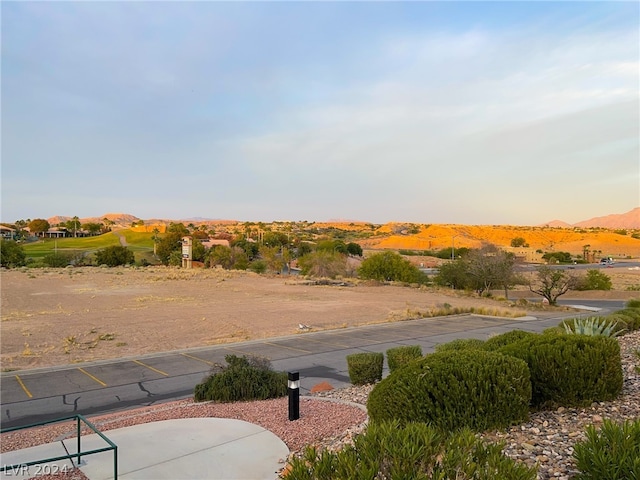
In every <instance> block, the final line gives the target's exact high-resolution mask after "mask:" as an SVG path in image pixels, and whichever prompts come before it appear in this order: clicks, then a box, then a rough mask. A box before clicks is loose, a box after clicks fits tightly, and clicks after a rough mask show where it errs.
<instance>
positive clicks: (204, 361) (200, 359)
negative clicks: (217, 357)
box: [180, 353, 215, 365]
mask: <svg viewBox="0 0 640 480" xmlns="http://www.w3.org/2000/svg"><path fill="white" fill-rule="evenodd" d="M180 355H182V356H183V357H187V358H191V359H192V360H197V361H198V362H202V363H206V364H207V365H215V363H214V362H210V361H209V360H205V359H204V358H198V357H194V356H193V355H189V354H188V353H181V354H180Z"/></svg>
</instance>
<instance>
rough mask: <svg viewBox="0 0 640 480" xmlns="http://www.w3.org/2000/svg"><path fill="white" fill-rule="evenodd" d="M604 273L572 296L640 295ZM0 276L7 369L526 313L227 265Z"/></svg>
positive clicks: (630, 274) (625, 273) (461, 297)
mask: <svg viewBox="0 0 640 480" xmlns="http://www.w3.org/2000/svg"><path fill="white" fill-rule="evenodd" d="M618 270H619V271H618ZM607 273H608V274H609V275H610V276H611V277H612V279H613V280H614V288H616V289H618V290H617V291H612V292H589V293H587V294H586V295H585V294H581V295H577V294H573V293H572V297H574V298H576V297H578V298H579V297H583V298H584V297H585V296H586V297H592V298H623V299H627V298H634V297H640V292H637V291H636V292H631V291H626V290H624V289H625V288H627V286H628V285H638V284H640V271H629V270H626V269H611V270H608V271H607ZM0 281H1V294H2V312H1V313H2V316H1V320H2V321H1V324H0V334H1V351H0V358H1V366H2V370H3V371H8V370H14V369H24V368H34V367H43V366H52V365H63V364H69V363H77V362H86V361H92V360H100V359H110V358H118V357H126V356H132V355H138V354H145V353H152V352H158V351H167V350H174V349H181V348H188V347H197V346H204V345H211V344H217V343H227V342H237V341H243V340H249V339H260V338H267V337H273V336H279V335H290V334H295V333H301V330H300V329H299V325H300V324H304V325H308V326H310V327H311V330H321V329H329V328H343V327H348V326H355V325H362V324H371V323H380V322H386V321H398V320H402V319H406V318H411V317H416V316H418V315H419V314H420V313H425V312H429V311H432V310H437V309H443V308H445V306H446V305H449V306H450V308H455V307H460V308H468V307H472V306H473V307H476V308H478V307H480V308H483V309H484V312H485V313H492V312H494V313H496V314H505V315H506V314H511V315H515V314H517V312H520V313H524V311H523V310H522V309H517V308H512V307H509V304H508V302H505V301H497V300H487V299H479V298H475V297H471V296H468V295H465V294H456V292H451V291H444V290H443V291H437V290H435V289H432V288H410V287H401V286H377V285H370V284H369V285H367V284H358V285H332V286H328V285H312V284H309V283H308V282H306V281H304V280H303V279H301V278H298V277H272V278H268V277H262V276H258V275H255V274H251V273H246V272H227V271H221V270H181V269H169V268H145V269H126V268H116V269H107V268H77V269H48V270H39V269H38V270H36V269H32V270H29V269H22V270H11V271H6V270H5V271H2V272H1V273H0ZM529 296H530V294H529ZM567 297H569V295H567Z"/></svg>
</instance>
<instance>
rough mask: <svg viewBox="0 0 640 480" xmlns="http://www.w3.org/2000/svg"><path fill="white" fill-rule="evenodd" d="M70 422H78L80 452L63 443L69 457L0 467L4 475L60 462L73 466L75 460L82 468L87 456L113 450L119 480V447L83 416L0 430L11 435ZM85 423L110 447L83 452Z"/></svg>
mask: <svg viewBox="0 0 640 480" xmlns="http://www.w3.org/2000/svg"><path fill="white" fill-rule="evenodd" d="M70 420H75V421H76V435H77V448H78V451H77V452H76V453H69V451H68V450H67V447H66V445H65V444H64V442H61V443H62V446H63V448H64V449H65V451H66V452H67V455H60V456H58V457H51V458H45V459H43V460H34V461H31V462H22V463H16V464H14V465H2V467H0V472H2V473H4V472H6V471H7V470H9V471H10V472H16V471H20V470H21V469H26V468H27V467H29V466H31V465H39V464H42V463H51V462H57V461H58V460H71V464H73V459H74V458H75V459H76V465H74V466H75V467H79V466H80V462H81V461H82V457H84V456H86V455H93V454H95V453H102V452H108V451H109V450H113V480H118V446H117V445H116V444H115V443H113V442H112V441H111V440H109V439H108V438H107V437H106V436H105V435H104V434H103V433H102V432H100V431H99V430H98V429H97V428H96V427H95V425H93V424H92V423H91V422H90V421H88V420H87V419H86V418H85V417H84V416H82V415H72V416H70V417H64V418H58V419H55V420H49V421H47V422H40V423H32V424H31V425H25V426H22V427H11V428H6V429H2V430H0V433H9V432H15V431H17V430H26V429H27V428H35V427H41V426H43V425H49V424H52V423H61V422H68V421H70ZM83 423H84V424H85V425H86V426H87V427H89V428H90V429H91V430H92V431H93V432H94V433H96V434H97V435H98V436H100V438H102V439H103V440H104V441H105V442H107V444H108V445H109V446H108V447H103V448H97V449H95V450H87V451H86V452H83V451H82V442H81V438H82V435H81V433H82V424H83ZM6 453H9V452H6Z"/></svg>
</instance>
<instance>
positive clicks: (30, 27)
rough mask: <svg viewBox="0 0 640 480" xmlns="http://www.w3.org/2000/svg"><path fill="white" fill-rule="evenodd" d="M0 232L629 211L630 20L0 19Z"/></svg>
mask: <svg viewBox="0 0 640 480" xmlns="http://www.w3.org/2000/svg"><path fill="white" fill-rule="evenodd" d="M1 8H2V11H1V13H2V72H1V73H2V104H1V113H2V172H1V173H2V205H1V210H0V212H1V215H0V218H1V220H2V221H5V222H8V221H15V220H17V219H26V218H48V217H50V216H54V215H66V216H74V215H77V216H79V217H81V218H83V217H91V216H101V215H103V214H105V213H110V212H122V213H130V214H133V215H136V216H138V217H140V218H143V219H150V218H172V219H179V218H193V217H206V218H214V219H236V220H240V221H266V222H268V221H275V220H279V221H283V220H292V221H296V220H308V221H324V220H329V219H348V220H362V221H370V222H374V223H385V222H389V221H408V222H416V223H459V224H516V225H536V224H540V223H543V222H546V221H549V220H552V219H556V218H558V219H562V220H565V221H567V222H570V223H575V222H578V221H581V220H585V219H588V218H591V217H595V216H600V215H606V214H610V213H624V212H627V211H629V210H631V209H632V208H634V207H637V206H640V146H639V144H640V140H639V138H640V102H639V100H640V95H639V93H640V64H639V61H640V33H639V32H640V4H638V3H637V2H615V3H613V2H586V3H580V2H558V3H555V2H496V3H485V2H430V1H426V2H406V3H405V2H348V3H347V2H183V3H177V2H176V3H174V2H2V6H1Z"/></svg>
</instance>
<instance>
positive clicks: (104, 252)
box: [96, 245, 135, 267]
mask: <svg viewBox="0 0 640 480" xmlns="http://www.w3.org/2000/svg"><path fill="white" fill-rule="evenodd" d="M134 262H135V257H134V255H133V252H132V251H131V250H129V249H128V248H127V247H123V246H122V245H111V246H109V247H105V248H102V249H100V250H98V251H97V252H96V264H97V265H107V266H109V267H117V266H119V265H131V264H133V263H134Z"/></svg>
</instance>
